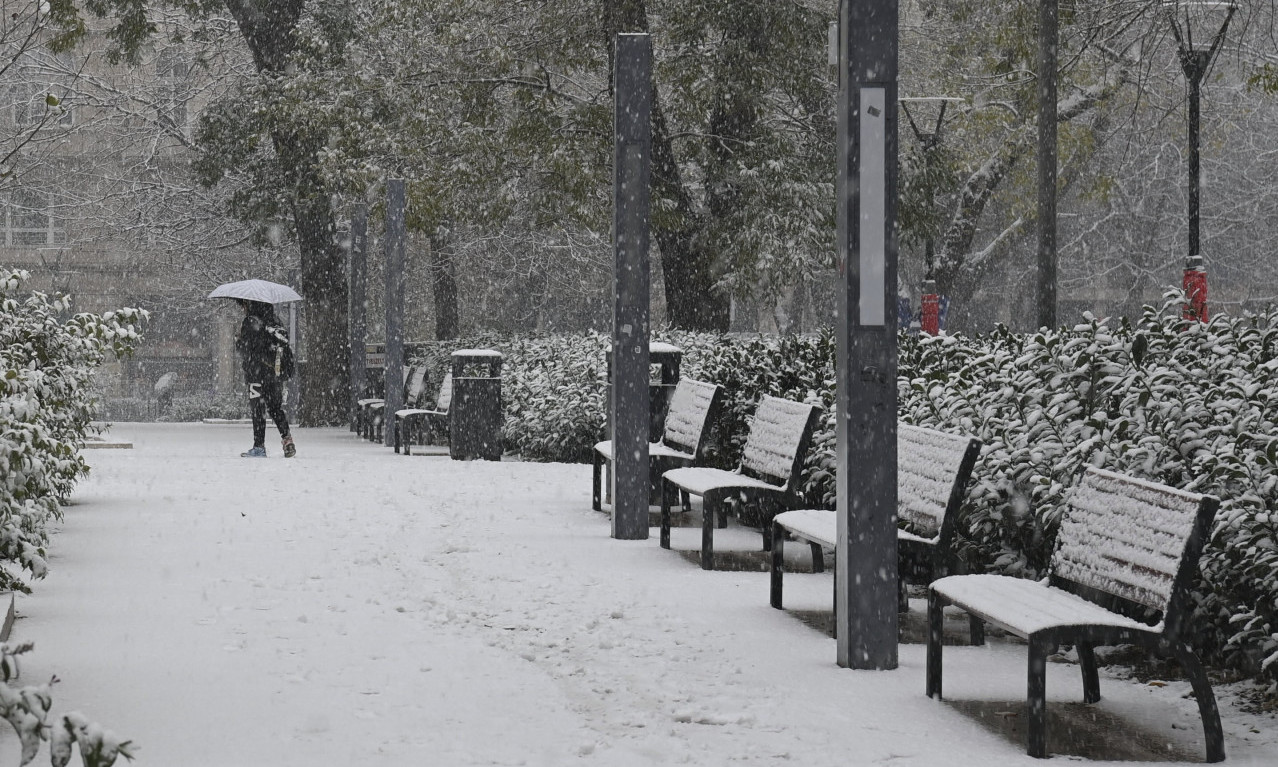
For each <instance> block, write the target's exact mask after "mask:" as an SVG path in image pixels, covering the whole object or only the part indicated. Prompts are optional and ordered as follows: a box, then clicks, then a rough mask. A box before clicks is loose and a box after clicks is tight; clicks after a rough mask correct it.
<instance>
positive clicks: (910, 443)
mask: <svg viewBox="0 0 1278 767" xmlns="http://www.w3.org/2000/svg"><path fill="white" fill-rule="evenodd" d="M980 454H981V442H980V440H978V439H974V438H971V437H963V436H959V435H957V434H947V433H945V432H942V431H937V430H936V429H928V428H924V427H921V426H911V425H909V424H903V423H898V424H897V427H896V455H897V461H896V464H897V469H896V471H897V490H896V493H897V534H896V546H897V562H898V565H897V567H898V571H899V573H900V579H899V582H900V584H901V600H900V601H901V609H902V611H904V610H905V608H906V607H907V606H908V603H907V601H906V584H907V582H908V583H930V582H931V581H933V580H934V579H936V578H940V577H942V576H945V575H949V574H950V573H953V572H955V571H956V570H957V564H958V562H957V558H956V557H955V555H954V550H953V547H952V546H951V542H952V540H953V538H954V528H955V526H956V523H957V521H958V510H959V506H960V505H962V503H963V495H964V493H965V492H966V490H967V482H968V479H969V478H970V477H971V476H972V467H973V466H975V465H976V459H977V458H978V457H979V456H980ZM787 537H789V538H793V539H795V540H798V541H803V542H806V543H807V544H808V545H809V546H811V547H812V564H813V570H815V571H816V572H821V571H822V570H823V569H824V566H823V565H824V562H823V557H824V555H823V550H824V549H833V548H835V547H836V544H837V542H838V518H837V513H836V512H834V511H829V510H827V509H795V510H794V511H787V512H784V513H782V514H778V515H777V516H776V518H774V519H773V520H772V559H771V571H772V595H771V601H772V606H773V607H775V608H777V609H778V610H780V609H781V607H782V589H783V585H784V583H783V577H784V562H785V559H784V557H785V540H786V538H787ZM836 566H838V563H836ZM983 633H984V632H983V628H982V626H981V624H980V622H979V621H973V623H972V643H973V644H981V642H982V640H983Z"/></svg>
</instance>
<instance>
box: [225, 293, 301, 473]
mask: <svg viewBox="0 0 1278 767" xmlns="http://www.w3.org/2000/svg"><path fill="white" fill-rule="evenodd" d="M235 303H237V304H239V305H240V307H241V308H243V309H244V321H243V322H241V323H240V332H239V335H237V336H236V338H235V350H236V351H237V352H239V354H240V361H241V364H242V365H243V367H244V382H245V383H247V384H248V387H249V415H250V416H252V419H253V447H252V448H250V449H249V450H247V451H246V452H244V453H241V454H240V455H242V456H244V457H245V458H265V457H266V416H267V415H268V414H269V415H270V416H271V420H273V421H274V422H275V426H276V428H278V429H279V431H280V439H281V440H282V442H283V445H284V457H285V458H292V457H293V456H294V455H296V454H297V448H296V447H295V446H294V444H293V437H292V435H291V434H290V433H289V428H288V416H287V415H285V413H284V381H286V380H288V379H289V378H291V377H292V375H293V355H292V350H291V349H290V348H289V345H288V334H287V332H286V331H285V330H284V326H283V324H281V323H280V321H279V319H278V318H277V317H276V316H275V307H274V306H272V305H271V304H268V303H264V302H261V301H250V300H247V299H243V298H236V299H235Z"/></svg>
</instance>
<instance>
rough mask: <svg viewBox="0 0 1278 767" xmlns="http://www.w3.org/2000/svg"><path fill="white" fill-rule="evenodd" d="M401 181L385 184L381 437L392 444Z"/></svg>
mask: <svg viewBox="0 0 1278 767" xmlns="http://www.w3.org/2000/svg"><path fill="white" fill-rule="evenodd" d="M405 204H406V203H405V197H404V180H403V179H391V180H389V181H387V182H386V362H385V367H383V368H382V369H383V370H385V371H386V396H385V400H386V401H385V404H384V405H383V409H382V419H383V420H382V436H383V438H384V441H385V444H386V446H387V447H391V446H392V445H394V444H395V412H396V411H397V410H400V409H402V408H403V407H404V244H405V243H404V240H405V238H406V236H407V235H406V229H405V224H404V217H405V210H404V207H405Z"/></svg>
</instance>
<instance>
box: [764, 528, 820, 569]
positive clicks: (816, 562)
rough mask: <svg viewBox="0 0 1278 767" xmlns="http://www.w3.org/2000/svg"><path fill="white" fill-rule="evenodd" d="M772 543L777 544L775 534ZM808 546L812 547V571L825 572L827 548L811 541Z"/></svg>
mask: <svg viewBox="0 0 1278 767" xmlns="http://www.w3.org/2000/svg"><path fill="white" fill-rule="evenodd" d="M772 545H773V546H775V545H777V539H776V537H775V535H774V536H773V538H772ZM808 546H809V547H811V549H812V572H814V573H823V572H825V549H823V548H821V544H819V543H809V544H808Z"/></svg>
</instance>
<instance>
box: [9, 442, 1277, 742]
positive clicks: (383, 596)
mask: <svg viewBox="0 0 1278 767" xmlns="http://www.w3.org/2000/svg"><path fill="white" fill-rule="evenodd" d="M109 437H110V438H111V439H113V440H128V441H132V442H133V444H134V448H133V449H132V450H94V451H92V452H90V453H88V460H89V462H90V463H91V465H92V466H93V476H92V477H91V478H90V479H88V480H86V481H85V482H84V483H83V484H82V485H81V486H80V487H79V488H78V490H77V493H76V502H75V503H74V505H72V506H70V507H68V508H67V509H66V521H65V523H64V525H63V526H62V529H61V531H60V532H59V533H58V534H57V535H56V537H55V540H54V541H53V545H52V563H51V564H52V572H51V573H50V575H49V577H48V578H47V579H46V580H44V581H43V582H40V583H38V584H37V585H36V592H35V594H34V595H32V596H29V597H21V596H20V597H19V598H18V613H19V616H20V619H19V620H18V622H17V624H16V627H15V630H14V636H13V640H14V641H33V642H35V645H36V646H35V651H34V653H33V654H32V655H31V656H29V657H28V658H26V662H25V665H24V667H23V678H22V680H21V681H22V682H25V683H35V682H36V681H38V680H42V679H46V678H48V677H49V676H50V675H52V674H57V676H58V677H59V679H60V680H61V681H60V682H59V683H58V684H57V685H55V687H54V711H55V713H64V712H67V711H71V710H79V711H81V712H83V713H85V714H86V715H88V716H89V717H90V718H91V719H95V720H97V721H99V722H101V723H102V724H103V725H105V726H106V727H108V728H110V729H113V730H115V731H116V732H117V733H119V734H120V735H122V736H126V737H129V738H132V739H133V740H134V741H135V742H136V743H137V744H138V746H139V747H140V749H139V752H138V757H139V758H138V760H137V764H140V765H156V766H157V767H189V766H191V765H195V766H197V767H198V766H202V765H210V766H217V767H256V766H258V765H261V766H262V767H268V766H269V767H286V766H288V765H320V764H323V765H356V764H358V765H361V767H363V766H366V765H422V764H430V765H441V766H443V767H451V766H452V765H517V764H526V765H548V766H549V765H556V766H558V765H572V764H581V765H608V766H609V767H611V766H613V765H617V766H624V765H654V764H683V763H687V764H696V765H728V764H755V765H779V764H796V765H797V764H802V765H805V766H820V765H831V766H833V765H839V767H846V765H869V764H891V765H893V766H894V767H903V766H907V765H908V766H912V767H932V766H934V765H990V764H999V765H1005V764H1026V765H1030V764H1041V762H1038V761H1037V760H1033V759H1030V758H1029V757H1027V756H1026V755H1025V754H1024V750H1023V745H1022V743H1021V742H1020V741H1019V740H1018V739H1016V736H1015V735H1014V734H1007V733H1006V732H1005V730H1007V729H1008V728H1009V727H1014V723H1015V720H1016V714H1015V711H1016V708H1015V707H1016V706H1019V705H1020V701H1021V700H1022V699H1023V696H1024V690H1025V655H1024V648H1023V647H1021V646H1019V645H1016V644H1013V643H1011V642H1008V641H1000V640H997V639H994V640H992V641H991V642H990V644H989V645H988V646H986V647H984V648H968V647H947V649H946V655H945V670H946V676H945V692H946V696H947V698H946V700H945V701H943V702H938V701H933V700H929V699H928V698H927V697H925V696H924V694H923V655H924V651H923V646H922V645H919V644H902V645H901V647H900V668H898V669H896V670H894V671H882V672H865V671H850V670H845V669H840V668H838V667H837V666H836V665H835V644H834V641H833V640H832V639H830V638H829V637H828V636H826V635H824V634H822V633H821V632H820V631H817V630H815V629H813V628H811V627H809V626H808V625H807V624H805V623H804V622H802V621H800V620H798V619H797V618H796V617H795V616H794V614H792V613H790V612H789V611H786V612H781V611H777V610H773V609H771V608H770V607H769V606H768V578H767V575H766V573H762V572H704V571H702V570H700V569H699V568H698V567H697V566H696V565H695V564H693V563H692V562H690V561H689V560H687V559H685V558H684V557H682V556H680V555H679V554H677V553H674V552H669V551H663V550H661V549H660V548H659V547H658V546H657V541H656V537H655V535H654V536H653V538H651V539H649V540H647V541H615V540H612V539H611V538H610V537H609V524H608V520H607V518H606V517H605V516H604V515H601V514H599V513H597V512H592V511H591V510H590V468H589V467H588V466H584V465H559V464H535V463H520V462H512V461H506V462H502V463H491V462H483V461H477V462H456V461H451V460H449V459H447V458H446V457H439V456H416V455H415V456H412V457H404V456H398V455H395V454H393V453H392V452H391V451H390V450H388V449H386V448H384V447H380V446H376V445H371V444H369V443H366V442H361V441H359V440H358V439H357V438H356V437H355V436H354V435H352V434H350V433H349V432H347V431H344V430H338V429H329V430H312V429H302V430H299V431H298V433H297V443H298V457H297V458H296V459H293V460H283V459H282V458H280V457H279V455H280V453H279V450H278V447H277V443H276V442H275V441H272V442H270V443H269V444H268V449H269V450H270V451H271V453H272V457H271V458H270V459H267V460H248V459H241V458H240V457H239V453H240V451H241V450H243V449H245V448H247V447H248V445H249V442H250V439H249V432H248V427H247V426H243V425H203V424H186V425H152V424H146V425H144V424H118V425H116V426H115V427H113V428H112V430H111V432H110V435H109ZM654 532H655V531H654ZM675 532H676V537H675V546H676V548H680V547H682V548H693V547H694V546H695V545H696V542H697V540H698V536H699V531H698V530H694V529H682V530H676V531H675ZM727 532H728V533H734V532H735V533H738V535H736V536H735V539H736V540H738V541H739V542H742V543H746V544H749V545H754V544H755V543H756V542H757V541H758V537H757V534H754V533H750V534H748V535H747V532H746V531H732V530H729V531H727ZM733 540H734V536H733V535H731V534H729V535H723V534H720V535H717V536H716V545H717V546H728V545H730V543H731V542H732V541H733ZM790 548H791V549H794V550H799V549H802V548H803V547H790ZM800 553H801V552H800ZM829 577H830V576H829V575H828V574H826V575H819V576H818V575H795V576H789V577H787V582H786V587H787V591H786V596H787V602H788V606H793V607H800V608H802V607H808V608H811V609H814V610H816V609H823V608H826V607H827V606H828V605H829V600H830V581H829ZM917 617H918V616H917V614H916V615H915V616H913V617H912V618H910V619H907V622H908V621H909V620H914V619H915V618H917ZM959 625H960V627H961V625H962V624H959ZM1186 693H1187V686H1186V685H1185V684H1184V683H1183V682H1178V681H1171V682H1169V683H1168V684H1166V685H1165V686H1159V685H1149V684H1143V683H1139V682H1135V681H1127V680H1118V679H1111V678H1104V679H1102V694H1103V695H1105V696H1106V697H1105V700H1103V701H1102V702H1101V703H1100V704H1098V705H1097V706H1095V707H1089V708H1087V709H1083V708H1082V706H1081V704H1079V703H1078V701H1080V700H1081V695H1082V690H1081V683H1080V681H1079V676H1078V671H1077V669H1076V668H1075V667H1074V666H1072V665H1070V664H1065V663H1056V664H1052V665H1051V667H1050V668H1049V676H1048V695H1049V710H1053V711H1061V712H1066V713H1068V712H1069V711H1070V710H1076V711H1077V710H1082V714H1080V715H1078V716H1077V717H1076V721H1088V720H1091V719H1093V718H1100V719H1102V720H1104V719H1105V718H1106V717H1108V716H1111V715H1112V716H1114V717H1117V719H1115V720H1113V721H1110V722H1108V723H1107V724H1106V725H1105V726H1104V727H1103V728H1102V733H1101V737H1102V739H1108V740H1109V745H1108V746H1102V747H1101V748H1100V752H1099V755H1100V757H1101V758H1102V759H1122V758H1126V757H1125V756H1124V755H1125V753H1126V752H1125V751H1124V748H1123V744H1124V742H1126V741H1134V740H1136V739H1138V738H1143V739H1144V740H1145V741H1147V742H1152V743H1153V744H1154V746H1153V748H1154V749H1158V748H1162V747H1164V746H1165V747H1166V748H1167V749H1168V751H1167V753H1168V755H1169V756H1170V757H1171V763H1179V762H1181V761H1184V759H1186V758H1188V759H1190V760H1201V758H1202V745H1201V728H1200V726H1199V724H1198V720H1197V715H1196V708H1195V705H1194V702H1193V700H1192V699H1191V698H1187V697H1186ZM1218 695H1219V696H1220V698H1221V700H1222V705H1223V709H1224V713H1225V730H1226V749H1227V752H1228V755H1229V763H1231V764H1247V765H1251V764H1255V765H1273V764H1278V733H1275V727H1274V724H1275V723H1274V721H1273V719H1272V718H1271V717H1270V716H1268V715H1249V714H1244V713H1241V712H1239V711H1238V710H1237V708H1236V706H1235V705H1234V697H1233V696H1232V694H1231V691H1230V689H1229V688H1221V689H1218ZM1009 721H1010V722H1012V723H1013V724H1012V725H1008V724H1007V722H1009ZM1053 723H1054V724H1056V723H1057V722H1056V720H1053ZM0 729H3V728H0ZM1087 729H1090V727H1088V726H1086V725H1083V726H1081V727H1080V731H1081V730H1087ZM1068 730H1069V728H1067V727H1064V726H1058V727H1057V729H1055V730H1052V731H1049V733H1048V746H1049V750H1052V751H1053V752H1055V753H1057V754H1064V755H1067V756H1068V755H1069V754H1078V753H1085V749H1084V750H1083V751H1080V750H1079V747H1078V746H1076V744H1075V743H1074V738H1073V736H1072V735H1071V733H1070V732H1069V731H1068ZM1142 733H1143V734H1142ZM16 753H17V751H16V742H15V740H14V738H13V736H12V733H11V732H4V733H0V764H11V763H15V762H16V757H15V756H14V755H16ZM1090 755H1091V756H1092V758H1096V756H1097V755H1096V754H1095V753H1093V754H1090ZM1182 755H1183V756H1182ZM45 758H47V756H44V755H42V756H41V757H40V761H43V760H44V759H45Z"/></svg>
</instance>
